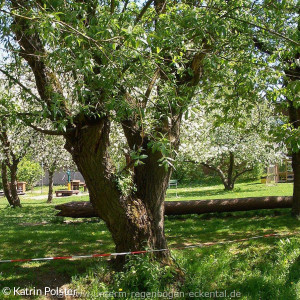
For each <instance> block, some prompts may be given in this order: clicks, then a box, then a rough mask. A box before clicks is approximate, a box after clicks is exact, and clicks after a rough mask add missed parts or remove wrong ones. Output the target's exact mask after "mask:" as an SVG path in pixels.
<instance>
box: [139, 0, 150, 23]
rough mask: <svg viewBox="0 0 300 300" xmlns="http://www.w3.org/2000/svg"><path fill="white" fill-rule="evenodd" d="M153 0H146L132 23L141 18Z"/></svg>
mask: <svg viewBox="0 0 300 300" xmlns="http://www.w3.org/2000/svg"><path fill="white" fill-rule="evenodd" d="M153 1H154V0H148V1H147V2H146V4H145V5H144V7H143V8H142V10H141V12H140V13H139V15H138V16H137V17H136V19H135V21H134V25H136V24H137V23H138V22H139V21H140V20H141V19H142V18H143V15H144V14H145V13H146V11H147V9H148V8H149V7H150V5H151V4H152V2H153Z"/></svg>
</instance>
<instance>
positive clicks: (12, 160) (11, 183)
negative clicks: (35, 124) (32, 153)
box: [0, 117, 35, 207]
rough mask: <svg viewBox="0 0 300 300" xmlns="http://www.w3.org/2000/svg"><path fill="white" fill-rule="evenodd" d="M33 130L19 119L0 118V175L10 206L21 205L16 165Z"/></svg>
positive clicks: (26, 147) (31, 137)
mask: <svg viewBox="0 0 300 300" xmlns="http://www.w3.org/2000/svg"><path fill="white" fill-rule="evenodd" d="M34 136H35V132H34V131H33V130H31V129H28V128H27V127H24V126H23V124H22V123H20V122H19V121H14V120H12V119H8V118H4V117H2V118H1V119H0V141H1V146H0V155H1V175H2V183H3V190H4V194H5V197H6V198H7V200H8V202H9V204H10V206H12V207H17V206H21V203H20V198H19V196H18V188H17V172H18V165H19V163H20V161H21V160H22V158H23V157H24V156H25V155H26V152H27V151H28V149H29V147H30V145H31V143H32V140H33V139H34Z"/></svg>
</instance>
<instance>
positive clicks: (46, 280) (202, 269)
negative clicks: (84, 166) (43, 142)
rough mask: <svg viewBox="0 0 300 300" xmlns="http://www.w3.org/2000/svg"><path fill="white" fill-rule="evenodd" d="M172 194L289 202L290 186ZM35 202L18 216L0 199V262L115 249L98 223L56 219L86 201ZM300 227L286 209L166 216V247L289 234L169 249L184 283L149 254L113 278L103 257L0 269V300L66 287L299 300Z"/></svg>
mask: <svg viewBox="0 0 300 300" xmlns="http://www.w3.org/2000/svg"><path fill="white" fill-rule="evenodd" d="M177 191H178V196H179V197H177V198H176V197H175V190H174V189H171V190H169V191H168V194H167V200H169V201H171V200H193V199H197V200H200V199H203V200H205V199H217V198H219V199H220V198H237V197H249V196H272V195H273V196H275V195H291V194H292V185H291V184H279V185H277V186H271V187H268V186H265V185H262V184H257V183H255V182H254V183H240V184H237V185H236V189H235V191H232V192H225V191H224V190H223V187H222V186H221V185H217V186H212V187H207V186H206V187H199V186H198V187H197V186H192V187H184V188H178V190H177ZM45 193H46V189H44V193H43V194H45ZM40 195H41V194H40V193H39V191H38V189H37V190H35V191H34V193H33V194H27V195H26V196H23V197H22V200H21V201H22V203H23V207H22V208H21V209H19V208H18V209H11V208H7V201H6V199H4V198H0V232H1V234H0V245H1V247H0V259H14V258H38V257H49V256H64V255H86V254H90V253H105V252H111V251H113V250H114V246H113V243H112V240H111V236H110V234H109V232H108V231H107V229H106V226H105V224H104V223H103V222H102V221H100V220H98V219H96V218H94V219H78V220H73V219H70V218H61V217H56V216H55V213H56V212H55V211H54V208H53V207H54V205H56V204H58V203H64V202H68V201H81V200H87V199H88V196H73V197H68V198H58V199H57V198H55V199H54V204H50V205H49V204H47V203H46V199H45V198H44V199H41V198H36V197H37V196H40ZM299 225H300V221H297V220H295V219H293V218H292V217H291V216H290V210H289V209H281V210H264V211H251V212H235V213H218V214H205V215H201V216H198V215H186V216H177V217H176V216H169V217H166V222H165V227H166V229H165V230H166V235H167V239H168V243H169V245H170V247H171V248H176V247H182V246H189V245H193V244H198V243H203V242H210V241H226V240H231V239H239V238H244V237H248V236H256V235H262V234H266V233H281V234H286V233H291V235H289V236H286V237H282V238H275V237H270V238H264V239H257V240H251V241H245V242H242V243H232V244H225V245H213V246H210V247H205V248H191V249H185V250H178V249H177V250H176V249H174V250H172V255H173V256H174V258H175V260H176V263H178V265H179V266H180V268H181V269H182V270H183V271H184V273H185V280H184V281H176V280H175V279H174V276H175V275H174V274H173V271H172V270H170V269H167V268H163V269H161V268H158V267H157V265H156V264H154V263H152V262H149V261H148V260H147V255H142V256H136V259H134V260H132V261H130V262H129V265H130V269H128V271H127V272H123V273H113V272H112V271H111V270H110V269H109V267H108V264H107V262H106V259H104V258H103V259H83V260H74V261H68V260H64V261H59V260H58V261H48V262H23V263H7V264H0V299H23V298H22V297H20V296H18V297H12V296H11V295H10V296H7V297H6V298H5V296H3V295H2V294H1V290H2V289H3V288H4V287H10V288H13V287H21V288H26V287H27V288H36V289H38V288H41V289H43V288H44V287H45V286H47V287H51V288H57V287H67V286H68V287H71V288H74V289H77V290H81V291H86V292H90V293H91V294H90V296H89V297H83V299H99V297H98V298H95V297H94V296H92V295H93V294H92V293H95V294H97V293H99V292H103V291H118V290H119V289H122V290H123V291H128V292H129V291H130V292H132V291H142V290H143V291H157V290H159V291H161V292H162V291H169V292H172V291H173V292H174V291H181V292H185V299H190V298H191V297H190V296H189V293H190V292H199V291H202V292H214V291H216V290H217V291H219V292H222V291H224V290H226V291H228V292H232V291H238V292H240V293H241V295H242V297H241V298H239V299H253V300H254V299H255V300H256V299H263V300H264V299H300V235H299V229H300V228H299ZM174 282H176V284H174ZM31 298H33V297H31ZM36 298H37V299H43V298H42V297H40V296H38V297H36ZM24 299H25V298H24ZM26 299H28V298H26ZM105 299H110V298H105ZM123 299H124V298H123ZM133 299H134V298H133ZM148 299H155V297H152V298H151V297H150V298H148Z"/></svg>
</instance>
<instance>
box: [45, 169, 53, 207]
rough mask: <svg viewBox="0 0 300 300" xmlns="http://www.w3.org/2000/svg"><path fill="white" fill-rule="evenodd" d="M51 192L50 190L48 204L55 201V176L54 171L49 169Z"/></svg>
mask: <svg viewBox="0 0 300 300" xmlns="http://www.w3.org/2000/svg"><path fill="white" fill-rule="evenodd" d="M48 173H49V190H48V199H47V203H52V200H53V175H54V170H51V169H49V170H48Z"/></svg>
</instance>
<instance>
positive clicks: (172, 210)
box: [55, 196, 293, 218]
mask: <svg viewBox="0 0 300 300" xmlns="http://www.w3.org/2000/svg"><path fill="white" fill-rule="evenodd" d="M292 199H293V197H289V196H282V197H276V196H271V197H250V198H237V199H216V200H191V201H166V202H165V215H185V214H204V213H213V212H232V211H248V210H256V209H273V208H291V207H292ZM55 209H57V210H60V212H58V213H57V216H63V217H72V218H91V217H98V215H97V213H96V211H95V210H94V208H93V206H92V204H91V203H90V202H88V201H81V202H69V203H65V204H60V205H56V206H55Z"/></svg>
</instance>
